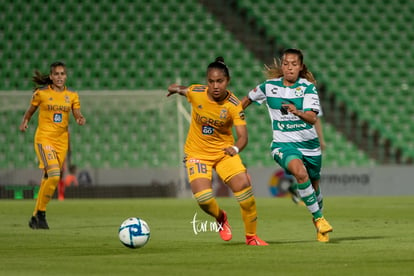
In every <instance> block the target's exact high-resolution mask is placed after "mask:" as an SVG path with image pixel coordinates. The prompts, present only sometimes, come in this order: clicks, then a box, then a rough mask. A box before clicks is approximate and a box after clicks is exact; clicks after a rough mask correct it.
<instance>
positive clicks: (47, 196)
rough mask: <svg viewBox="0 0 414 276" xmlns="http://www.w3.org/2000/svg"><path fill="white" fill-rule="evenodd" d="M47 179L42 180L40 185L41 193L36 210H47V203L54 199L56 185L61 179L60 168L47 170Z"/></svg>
mask: <svg viewBox="0 0 414 276" xmlns="http://www.w3.org/2000/svg"><path fill="white" fill-rule="evenodd" d="M47 176H48V177H47V179H46V180H45V181H44V182H42V185H41V186H40V190H39V195H38V196H37V202H36V208H37V210H35V212H37V211H38V210H39V211H46V205H47V204H48V203H49V201H50V200H51V199H52V197H53V194H54V193H55V190H56V187H57V185H58V183H59V180H60V169H59V168H53V169H51V170H48V171H47Z"/></svg>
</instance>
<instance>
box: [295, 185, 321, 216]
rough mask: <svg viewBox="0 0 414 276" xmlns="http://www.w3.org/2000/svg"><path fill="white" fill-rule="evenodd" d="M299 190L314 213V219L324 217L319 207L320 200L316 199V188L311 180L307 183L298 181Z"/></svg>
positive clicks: (307, 206)
mask: <svg viewBox="0 0 414 276" xmlns="http://www.w3.org/2000/svg"><path fill="white" fill-rule="evenodd" d="M298 192H299V195H300V197H301V198H302V200H303V202H304V203H305V205H306V208H308V210H309V212H311V213H312V216H313V218H314V219H318V218H321V217H322V212H321V210H320V208H319V204H318V200H317V199H316V195H315V190H314V189H313V187H312V184H311V182H310V180H308V181H306V182H305V183H298Z"/></svg>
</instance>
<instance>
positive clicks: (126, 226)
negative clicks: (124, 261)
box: [118, 217, 150, 248]
mask: <svg viewBox="0 0 414 276" xmlns="http://www.w3.org/2000/svg"><path fill="white" fill-rule="evenodd" d="M118 236H119V240H120V241H121V242H122V244H123V245H125V246H126V247H129V248H140V247H143V246H144V245H145V244H147V242H148V241H149V239H150V228H149V226H148V223H146V222H145V221H144V220H143V219H140V218H135V217H131V218H128V219H126V220H124V222H122V224H121V226H120V227H119V230H118Z"/></svg>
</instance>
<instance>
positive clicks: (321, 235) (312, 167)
mask: <svg viewBox="0 0 414 276" xmlns="http://www.w3.org/2000/svg"><path fill="white" fill-rule="evenodd" d="M304 163H305V164H306V168H307V171H308V174H309V177H310V179H311V182H312V187H313V188H314V190H315V195H316V199H317V202H318V206H319V209H320V210H321V213H323V196H322V193H321V188H320V186H319V179H320V177H321V176H320V172H321V165H322V157H321V156H304ZM312 221H313V224H314V225H315V228H316V237H317V240H318V241H320V242H328V241H329V232H331V231H333V228H332V226H330V225H329V223H328V222H327V221H326V220H325V218H324V217H323V218H322V219H319V220H315V219H312ZM323 225H325V226H323ZM321 228H322V229H323V228H325V229H327V228H328V229H329V228H330V231H327V232H321V231H320V229H321Z"/></svg>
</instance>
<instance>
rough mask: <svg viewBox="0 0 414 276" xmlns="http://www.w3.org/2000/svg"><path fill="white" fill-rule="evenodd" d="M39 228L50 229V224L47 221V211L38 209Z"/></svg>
mask: <svg viewBox="0 0 414 276" xmlns="http://www.w3.org/2000/svg"><path fill="white" fill-rule="evenodd" d="M36 217H37V228H38V229H49V225H48V224H47V221H46V212H45V211H37V215H36Z"/></svg>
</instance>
